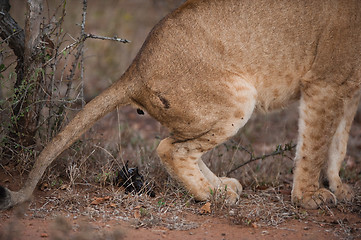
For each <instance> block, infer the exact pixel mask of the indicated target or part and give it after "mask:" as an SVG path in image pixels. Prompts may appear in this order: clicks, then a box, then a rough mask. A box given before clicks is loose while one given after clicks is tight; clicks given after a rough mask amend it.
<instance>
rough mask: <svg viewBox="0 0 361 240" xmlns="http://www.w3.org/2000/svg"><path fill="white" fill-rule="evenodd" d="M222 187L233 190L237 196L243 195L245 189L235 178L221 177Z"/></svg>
mask: <svg viewBox="0 0 361 240" xmlns="http://www.w3.org/2000/svg"><path fill="white" fill-rule="evenodd" d="M220 179H221V183H222V186H223V187H224V188H226V189H231V190H233V191H234V192H235V193H237V194H241V192H242V190H243V188H242V185H241V184H240V183H239V181H238V180H237V179H235V178H227V177H220Z"/></svg>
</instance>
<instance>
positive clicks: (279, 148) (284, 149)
mask: <svg viewBox="0 0 361 240" xmlns="http://www.w3.org/2000/svg"><path fill="white" fill-rule="evenodd" d="M295 147H296V144H292V143H287V144H285V145H284V146H282V145H278V146H277V148H276V150H275V151H274V152H272V153H268V154H264V155H262V156H257V157H255V156H254V155H253V152H250V151H248V150H247V149H245V148H243V147H242V146H241V148H242V149H243V150H244V151H246V152H247V153H248V154H249V155H250V158H249V160H248V161H246V162H244V163H242V164H240V165H238V166H236V167H234V168H233V169H232V170H230V171H228V172H227V176H229V174H231V173H233V172H234V171H236V170H237V169H239V168H241V167H243V166H245V165H247V164H249V163H251V162H254V161H257V160H260V159H262V160H263V159H266V158H268V157H273V156H277V155H282V156H284V154H285V153H286V152H289V151H291V150H292V149H294V148H295Z"/></svg>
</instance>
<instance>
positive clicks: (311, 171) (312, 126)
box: [292, 84, 343, 209]
mask: <svg viewBox="0 0 361 240" xmlns="http://www.w3.org/2000/svg"><path fill="white" fill-rule="evenodd" d="M319 89H320V86H315V84H313V85H311V86H307V88H305V89H303V92H302V97H301V102H300V120H299V138H298V146H297V152H296V158H295V164H296V169H295V173H294V181H293V189H292V201H293V202H294V203H295V204H296V205H300V206H302V207H304V208H308V209H315V208H317V207H319V205H321V204H324V203H325V204H330V203H332V204H336V197H335V195H334V194H333V193H331V192H330V191H329V190H327V189H325V188H320V183H319V181H320V173H321V170H322V169H323V168H324V166H325V164H326V162H327V161H326V160H327V157H328V151H329V147H330V145H331V139H332V137H333V136H334V134H335V132H336V128H337V126H338V123H339V122H340V120H341V117H342V110H343V105H342V100H341V99H339V98H337V97H336V96H335V94H337V93H336V92H335V91H334V89H332V88H331V87H330V89H324V90H322V91H319Z"/></svg>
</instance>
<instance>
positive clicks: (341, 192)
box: [334, 183, 355, 202]
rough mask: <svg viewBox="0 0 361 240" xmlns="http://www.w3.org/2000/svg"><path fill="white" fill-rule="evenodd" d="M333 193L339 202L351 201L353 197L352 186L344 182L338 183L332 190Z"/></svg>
mask: <svg viewBox="0 0 361 240" xmlns="http://www.w3.org/2000/svg"><path fill="white" fill-rule="evenodd" d="M334 193H335V195H336V198H337V200H338V201H341V202H351V201H352V199H353V198H354V197H355V193H354V191H353V190H352V188H351V187H350V186H349V185H347V184H345V183H343V184H341V185H339V186H338V187H337V189H336V190H335V191H334Z"/></svg>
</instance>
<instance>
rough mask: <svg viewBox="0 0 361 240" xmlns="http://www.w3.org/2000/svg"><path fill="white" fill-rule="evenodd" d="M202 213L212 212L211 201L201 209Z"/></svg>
mask: <svg viewBox="0 0 361 240" xmlns="http://www.w3.org/2000/svg"><path fill="white" fill-rule="evenodd" d="M200 212H201V214H206V213H211V203H210V202H207V203H206V204H204V205H203V206H202V207H201V209H200Z"/></svg>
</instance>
